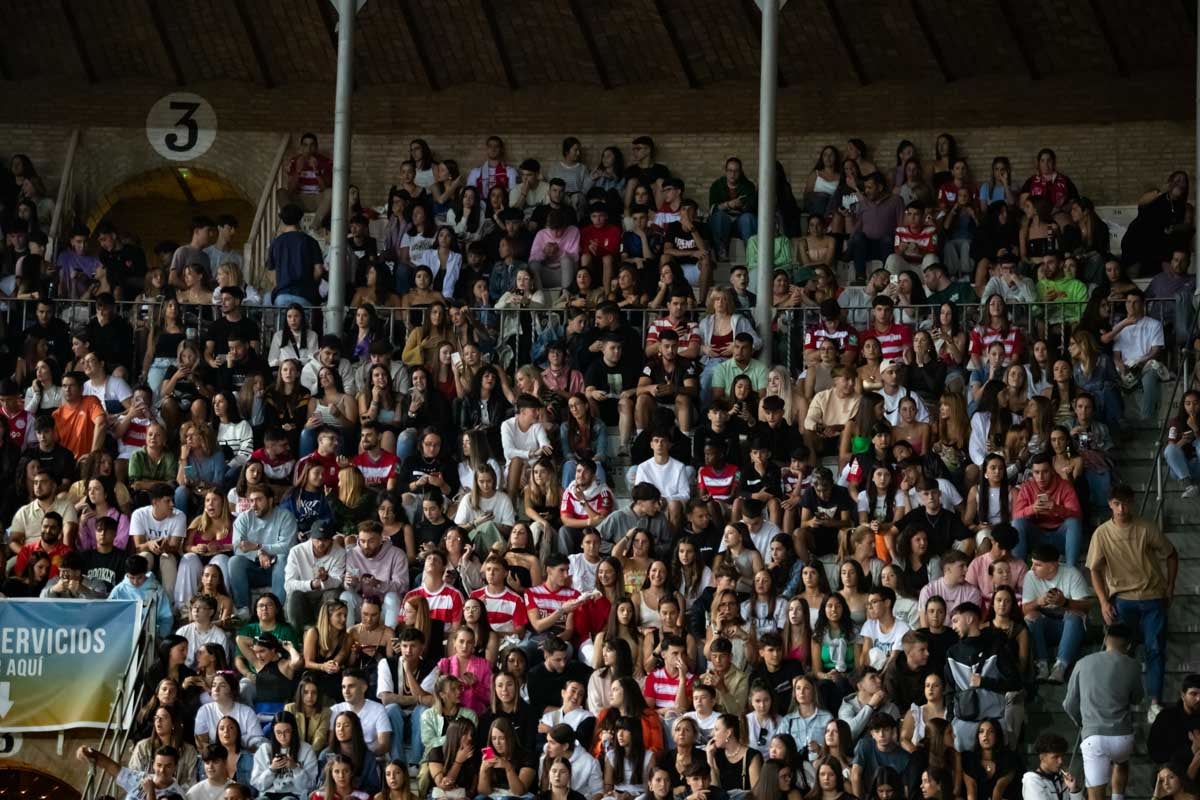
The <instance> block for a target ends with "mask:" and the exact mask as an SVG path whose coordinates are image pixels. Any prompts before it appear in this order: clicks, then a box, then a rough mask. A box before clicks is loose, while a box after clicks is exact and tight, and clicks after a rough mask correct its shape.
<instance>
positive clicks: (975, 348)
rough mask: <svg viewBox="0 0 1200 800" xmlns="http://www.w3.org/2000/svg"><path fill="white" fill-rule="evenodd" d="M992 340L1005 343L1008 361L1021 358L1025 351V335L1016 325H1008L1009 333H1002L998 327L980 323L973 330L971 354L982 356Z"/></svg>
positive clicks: (1005, 355)
mask: <svg viewBox="0 0 1200 800" xmlns="http://www.w3.org/2000/svg"><path fill="white" fill-rule="evenodd" d="M992 342H1002V343H1003V344H1004V360H1005V361H1006V362H1008V363H1011V362H1012V360H1013V359H1015V358H1020V356H1021V354H1022V353H1023V352H1024V351H1025V336H1024V334H1023V333H1022V332H1021V329H1020V328H1018V327H1017V326H1016V325H1009V326H1008V334H1007V335H1005V334H1002V333H1000V330H999V329H998V328H991V327H986V326H983V325H980V326H978V327H976V328H975V330H973V331H971V355H973V356H976V357H979V358H982V357H983V354H984V353H986V352H987V349H988V348H989V347H991V346H992Z"/></svg>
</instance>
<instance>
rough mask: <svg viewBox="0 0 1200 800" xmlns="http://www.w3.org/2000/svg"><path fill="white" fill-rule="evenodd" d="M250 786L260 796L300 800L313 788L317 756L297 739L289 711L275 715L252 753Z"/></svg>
mask: <svg viewBox="0 0 1200 800" xmlns="http://www.w3.org/2000/svg"><path fill="white" fill-rule="evenodd" d="M205 766H206V767H207V762H205ZM250 783H251V785H252V786H254V788H255V789H257V790H258V791H259V792H260V793H262V794H263V795H264V796H268V795H274V794H278V795H282V796H287V795H293V796H296V797H304V795H306V794H308V793H309V792H310V791H311V790H312V789H313V788H315V786H316V783H317V756H316V754H315V753H314V752H313V748H312V747H311V746H310V745H309V744H308V742H306V741H304V740H303V739H302V738H301V734H300V730H299V726H298V724H297V722H296V717H295V716H294V715H293V714H292V713H291V712H290V711H280V712H279V713H277V714H275V717H274V719H273V720H272V722H271V735H270V736H269V737H267V743H266V744H265V745H263V746H262V747H260V748H259V749H258V750H257V751H256V752H255V753H254V772H253V773H252V775H251V777H250ZM189 800H192V799H191V798H189Z"/></svg>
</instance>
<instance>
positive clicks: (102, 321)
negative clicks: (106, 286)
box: [87, 292, 134, 382]
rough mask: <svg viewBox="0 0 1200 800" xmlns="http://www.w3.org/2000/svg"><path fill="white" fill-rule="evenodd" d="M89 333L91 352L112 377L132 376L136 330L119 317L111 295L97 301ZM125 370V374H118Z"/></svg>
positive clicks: (127, 378) (128, 377)
mask: <svg viewBox="0 0 1200 800" xmlns="http://www.w3.org/2000/svg"><path fill="white" fill-rule="evenodd" d="M87 334H88V337H89V339H90V340H91V342H92V352H93V353H95V354H96V355H98V356H100V357H101V358H102V359H104V363H105V364H107V365H108V366H109V369H110V371H111V372H112V374H114V375H117V377H120V378H124V379H125V380H126V382H128V381H130V380H131V379H132V377H133V372H132V371H131V367H132V364H133V352H134V346H133V343H134V338H133V328H132V327H131V326H130V324H129V323H128V322H126V321H125V320H124V319H122V318H121V317H119V316H117V303H116V300H115V299H113V296H112V295H111V294H109V293H108V292H104V293H102V294H100V295H99V296H98V297H97V298H96V316H95V317H93V318H92V320H91V321H90V322H88V324H87ZM118 367H123V368H124V371H123V372H118Z"/></svg>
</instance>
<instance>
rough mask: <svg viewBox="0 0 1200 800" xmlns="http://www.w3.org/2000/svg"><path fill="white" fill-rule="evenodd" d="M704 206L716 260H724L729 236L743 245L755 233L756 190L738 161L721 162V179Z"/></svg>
mask: <svg viewBox="0 0 1200 800" xmlns="http://www.w3.org/2000/svg"><path fill="white" fill-rule="evenodd" d="M708 206H709V225H710V226H711V228H712V235H713V240H714V243H715V244H716V247H717V260H718V261H725V260H726V257H727V254H728V250H729V238H730V235H731V234H733V233H736V234H737V237H738V238H739V239H741V240H742V241H743V242H746V241H749V239H750V237H751V236H753V235H754V234H755V233H757V232H758V218H757V217H756V216H755V212H756V211H757V209H758V190H757V189H755V187H754V184H753V183H752V182H751V181H750V179H749V178H747V177H746V174H745V172H743V171H742V160H741V159H740V158H734V157H730V158H728V159H726V160H725V175H724V177H723V178H717V179H716V180H715V181H713V183H712V186H710V187H709V190H708ZM780 238H781V239H783V238H784V237H780ZM785 241H786V239H785ZM749 263H754V262H752V261H751V262H749Z"/></svg>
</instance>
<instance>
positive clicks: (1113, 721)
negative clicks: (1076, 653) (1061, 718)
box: [1063, 650, 1144, 739]
mask: <svg viewBox="0 0 1200 800" xmlns="http://www.w3.org/2000/svg"><path fill="white" fill-rule="evenodd" d="M1143 696H1144V693H1143V691H1142V668H1141V665H1140V664H1139V663H1138V662H1137V661H1136V660H1134V659H1132V658H1130V657H1129V656H1127V655H1123V654H1121V653H1112V652H1109V651H1108V650H1102V651H1100V652H1099V653H1092V654H1091V655H1089V656H1084V657H1083V658H1081V659H1079V662H1078V663H1076V664H1075V670H1074V671H1073V672H1072V673H1071V680H1070V681H1069V682H1068V683H1067V696H1066V699H1064V700H1063V710H1064V711H1066V712H1067V716H1069V717H1070V718H1071V720H1072V721H1073V722H1074V723H1075V724H1076V725H1078V726H1080V728H1082V729H1083V730H1082V731H1081V736H1082V737H1083V738H1085V739H1086V738H1087V737H1088V736H1128V735H1130V734H1132V733H1133V706H1134V705H1136V704H1137V703H1139V702H1141V700H1142V697H1143Z"/></svg>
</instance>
